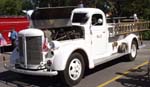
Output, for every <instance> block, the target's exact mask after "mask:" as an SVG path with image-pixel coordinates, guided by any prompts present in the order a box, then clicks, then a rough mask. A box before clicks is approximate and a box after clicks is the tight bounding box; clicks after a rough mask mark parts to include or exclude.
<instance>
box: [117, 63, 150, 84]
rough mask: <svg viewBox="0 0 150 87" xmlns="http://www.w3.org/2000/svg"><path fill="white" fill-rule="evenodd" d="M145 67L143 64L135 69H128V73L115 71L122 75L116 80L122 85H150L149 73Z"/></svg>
mask: <svg viewBox="0 0 150 87" xmlns="http://www.w3.org/2000/svg"><path fill="white" fill-rule="evenodd" d="M147 67H148V66H147V65H145V66H143V67H140V68H138V69H136V70H129V71H130V73H129V74H123V73H117V74H118V75H123V76H124V77H122V78H120V79H118V80H116V81H117V82H120V83H121V84H122V85H123V86H124V87H150V75H149V74H148V68H147Z"/></svg>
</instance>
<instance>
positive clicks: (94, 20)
mask: <svg viewBox="0 0 150 87" xmlns="http://www.w3.org/2000/svg"><path fill="white" fill-rule="evenodd" d="M100 19H101V21H103V17H102V15H101V14H94V15H93V16H92V25H93V26H98V25H103V22H102V23H100V22H99V20H100Z"/></svg>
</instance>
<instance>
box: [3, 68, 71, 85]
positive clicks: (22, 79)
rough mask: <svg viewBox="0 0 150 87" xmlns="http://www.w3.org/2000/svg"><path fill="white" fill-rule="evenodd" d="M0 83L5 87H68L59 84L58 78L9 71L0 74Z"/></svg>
mask: <svg viewBox="0 0 150 87" xmlns="http://www.w3.org/2000/svg"><path fill="white" fill-rule="evenodd" d="M0 83H3V84H5V85H6V86H7V87H68V86H66V85H64V84H62V83H60V80H59V78H58V77H40V76H27V75H22V74H17V73H13V72H10V71H6V72H2V73H0ZM3 87H4V86H3Z"/></svg>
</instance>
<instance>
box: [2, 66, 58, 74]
mask: <svg viewBox="0 0 150 87" xmlns="http://www.w3.org/2000/svg"><path fill="white" fill-rule="evenodd" d="M4 67H5V68H6V69H8V70H10V71H13V72H16V73H22V74H27V75H36V76H56V75H58V72H57V71H44V70H34V71H33V70H24V69H18V68H16V67H15V66H11V65H6V64H5V65H4Z"/></svg>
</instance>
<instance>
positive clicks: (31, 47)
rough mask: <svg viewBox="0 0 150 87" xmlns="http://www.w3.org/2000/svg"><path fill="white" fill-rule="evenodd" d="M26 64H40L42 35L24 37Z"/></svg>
mask: <svg viewBox="0 0 150 87" xmlns="http://www.w3.org/2000/svg"><path fill="white" fill-rule="evenodd" d="M26 47H27V64H33V65H35V64H40V62H41V61H42V53H41V52H42V37H41V36H36V37H26Z"/></svg>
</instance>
